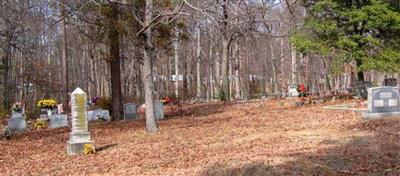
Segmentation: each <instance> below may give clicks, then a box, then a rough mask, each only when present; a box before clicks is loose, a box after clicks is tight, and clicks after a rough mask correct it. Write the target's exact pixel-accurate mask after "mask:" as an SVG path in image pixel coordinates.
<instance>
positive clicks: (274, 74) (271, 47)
mask: <svg viewBox="0 0 400 176" xmlns="http://www.w3.org/2000/svg"><path fill="white" fill-rule="evenodd" d="M269 48H270V52H271V60H272V73H273V78H272V79H273V82H274V93H275V94H278V90H279V87H278V70H277V68H276V58H275V53H274V47H273V46H272V41H269ZM278 96H279V94H278Z"/></svg>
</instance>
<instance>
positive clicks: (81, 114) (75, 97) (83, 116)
mask: <svg viewBox="0 0 400 176" xmlns="http://www.w3.org/2000/svg"><path fill="white" fill-rule="evenodd" d="M71 116H72V120H71V121H72V127H71V129H72V132H71V134H70V138H69V141H68V142H67V153H68V155H75V154H82V153H83V149H84V147H83V146H84V145H85V144H92V145H94V143H93V141H91V140H90V133H89V131H88V119H87V110H86V93H85V92H84V91H83V90H82V89H80V88H76V89H75V90H74V91H73V92H72V94H71Z"/></svg>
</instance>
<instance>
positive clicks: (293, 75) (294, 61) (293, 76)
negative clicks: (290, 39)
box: [290, 44, 297, 85]
mask: <svg viewBox="0 0 400 176" xmlns="http://www.w3.org/2000/svg"><path fill="white" fill-rule="evenodd" d="M290 47H291V49H292V62H291V64H292V72H291V84H292V85H295V84H297V52H296V50H295V48H294V46H293V44H291V45H290Z"/></svg>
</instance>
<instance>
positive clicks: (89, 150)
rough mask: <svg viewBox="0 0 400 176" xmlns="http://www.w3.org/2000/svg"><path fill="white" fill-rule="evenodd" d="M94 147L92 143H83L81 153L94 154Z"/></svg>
mask: <svg viewBox="0 0 400 176" xmlns="http://www.w3.org/2000/svg"><path fill="white" fill-rule="evenodd" d="M95 153H96V149H95V148H94V146H93V145H92V144H85V145H83V154H85V155H89V154H95Z"/></svg>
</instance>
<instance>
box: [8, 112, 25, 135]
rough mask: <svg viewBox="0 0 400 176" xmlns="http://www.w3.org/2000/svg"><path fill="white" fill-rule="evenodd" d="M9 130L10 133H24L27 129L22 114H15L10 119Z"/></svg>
mask: <svg viewBox="0 0 400 176" xmlns="http://www.w3.org/2000/svg"><path fill="white" fill-rule="evenodd" d="M8 129H10V131H24V130H25V129H26V121H25V117H24V116H23V115H22V113H13V114H12V116H11V118H10V119H8Z"/></svg>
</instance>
